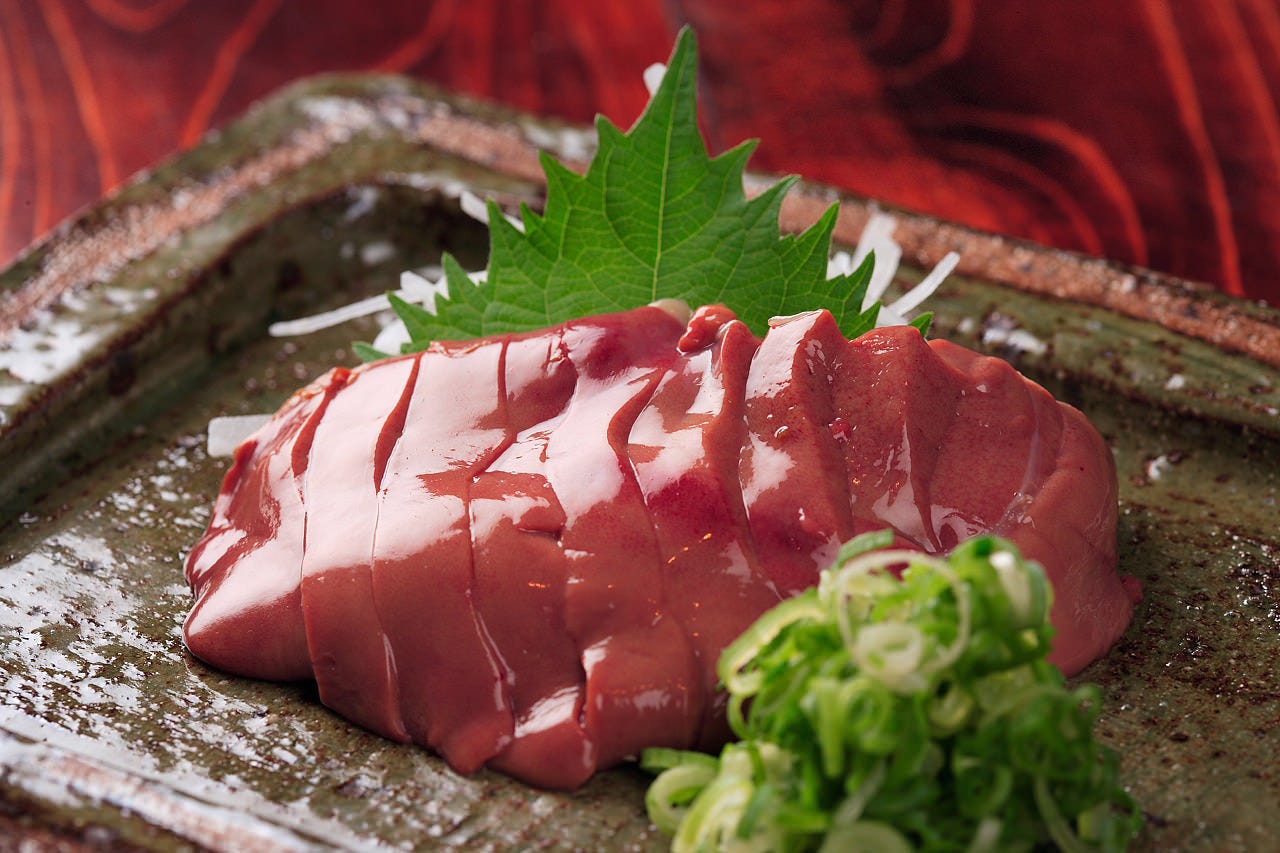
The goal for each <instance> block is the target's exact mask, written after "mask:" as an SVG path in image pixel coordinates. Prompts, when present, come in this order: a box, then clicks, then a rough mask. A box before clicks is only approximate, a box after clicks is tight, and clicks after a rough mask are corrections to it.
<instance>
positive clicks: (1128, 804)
mask: <svg viewBox="0 0 1280 853" xmlns="http://www.w3.org/2000/svg"><path fill="white" fill-rule="evenodd" d="M890 542H891V537H890V536H889V534H888V533H873V534H868V535H866V536H862V537H859V538H857V539H855V540H853V541H851V542H849V543H848V544H847V545H846V546H845V547H844V549H843V550H842V551H841V554H840V558H839V559H838V560H837V563H836V566H835V567H834V568H832V569H830V570H828V571H826V572H824V573H823V575H822V579H821V581H820V583H819V585H818V586H817V587H816V588H814V589H811V590H809V591H808V592H806V593H804V594H802V595H800V596H798V597H796V598H793V599H790V600H788V601H785V602H783V603H782V604H780V605H778V606H777V607H776V608H774V609H773V610H771V611H769V612H768V613H766V614H765V615H764V616H762V617H761V618H760V620H759V621H757V622H756V623H755V625H753V626H752V627H751V628H750V629H749V630H748V631H747V632H746V633H745V634H743V635H742V637H740V638H739V639H738V640H737V641H736V642H735V643H734V644H733V645H732V646H730V647H729V648H728V649H726V650H725V652H724V655H723V656H722V658H721V660H720V668H719V675H720V678H721V680H722V681H723V683H724V686H725V688H726V689H727V690H728V692H729V694H730V703H729V720H730V723H731V724H732V726H733V729H734V732H735V733H736V734H737V736H738V737H739V738H740V739H741V740H740V742H737V743H732V744H730V745H728V746H726V747H725V749H724V751H723V752H722V753H721V755H720V757H719V758H715V757H713V756H709V755H704V754H701V753H694V752H683V751H679V750H670V749H650V750H646V752H645V754H644V756H643V761H642V764H643V766H644V767H646V768H647V769H649V770H651V771H654V772H658V771H660V773H659V775H658V777H657V778H656V779H655V780H654V782H653V784H652V786H651V787H650V789H649V793H648V796H647V799H646V802H647V806H648V809H649V816H650V819H651V820H653V822H654V823H655V824H656V825H657V826H658V827H659V828H660V829H662V830H663V831H664V832H666V833H668V834H670V835H672V836H673V844H672V848H673V850H676V851H702V850H751V851H757V850H758V851H765V850H769V851H794V850H822V851H828V850H830V851H836V850H839V851H852V850H869V851H909V850H938V851H944V850H956V851H983V850H1000V851H1005V850H1030V849H1034V848H1036V847H1040V846H1047V845H1056V846H1057V847H1059V848H1061V849H1062V850H1066V851H1077V850H1079V851H1086V850H1088V851H1093V850H1104V851H1111V850H1123V849H1125V848H1126V847H1127V845H1128V844H1129V842H1130V841H1131V840H1132V839H1133V837H1134V836H1135V835H1136V834H1137V832H1138V830H1139V828H1140V827H1141V813H1140V811H1139V809H1138V806H1137V804H1136V802H1135V801H1134V800H1133V798H1132V797H1131V796H1130V795H1129V794H1128V793H1127V792H1126V791H1125V790H1124V789H1123V788H1122V787H1121V786H1120V783H1119V781H1118V771H1119V766H1118V765H1119V762H1118V758H1117V756H1116V754H1115V752H1114V751H1112V750H1110V749H1108V748H1106V747H1104V746H1102V745H1100V744H1098V743H1097V742H1096V741H1095V740H1094V737H1093V726H1094V721H1095V719H1096V718H1097V715H1098V713H1099V710H1100V708H1101V695H1100V692H1099V690H1098V689H1097V688H1096V687H1095V686H1092V685H1088V686H1084V687H1080V688H1077V689H1074V690H1073V689H1068V688H1067V687H1066V685H1065V683H1064V680H1063V677H1062V674H1061V673H1060V672H1059V671H1058V669H1057V668H1056V667H1055V666H1053V665H1052V664H1050V663H1048V662H1047V661H1046V660H1045V656H1046V655H1047V653H1048V651H1049V648H1050V640H1051V638H1052V635H1053V628H1052V626H1051V625H1050V624H1049V622H1048V614H1049V607H1050V604H1051V601H1052V592H1051V589H1050V586H1049V584H1048V581H1047V579H1046V578H1045V575H1044V572H1043V570H1042V569H1041V568H1040V566H1039V565H1038V564H1036V563H1034V562H1030V561H1027V560H1024V559H1023V558H1022V556H1021V555H1020V554H1019V553H1018V551H1017V550H1016V548H1015V547H1014V546H1013V545H1012V544H1010V543H1008V542H1005V541H1003V540H1000V539H997V538H994V537H981V538H977V539H973V540H970V541H968V542H966V543H965V544H963V545H961V546H960V547H959V548H958V549H957V550H956V551H954V552H953V553H952V554H951V555H950V557H949V558H947V559H938V558H934V557H929V556H925V555H922V554H918V553H915V552H908V551H893V550H876V549H880V548H884V547H886V546H887V545H889V544H890ZM903 566H906V568H905V570H903V571H902V572H901V580H899V579H898V578H897V577H896V576H895V571H896V569H897V568H901V567H903Z"/></svg>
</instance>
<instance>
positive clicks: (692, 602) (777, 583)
mask: <svg viewBox="0 0 1280 853" xmlns="http://www.w3.org/2000/svg"><path fill="white" fill-rule="evenodd" d="M1116 514H1117V512H1116V481H1115V465H1114V463H1113V462H1112V459H1111V455H1110V452H1109V450H1108V449H1107V446H1106V444H1105V443H1104V442H1103V440H1102V438H1101V437H1100V436H1099V435H1098V433H1097V431H1096V430H1094V429H1093V427H1092V426H1091V425H1090V424H1089V423H1088V421H1087V420H1085V418H1084V416H1083V415H1081V414H1080V413H1079V412H1078V411H1076V410H1075V409H1072V408H1071V407H1069V406H1066V405H1064V404H1061V403H1058V402H1057V401H1055V400H1054V399H1053V398H1052V397H1051V396H1050V395H1049V394H1048V393H1047V392H1045V391H1044V389H1042V388H1040V386H1038V385H1036V384H1035V383H1033V382H1030V381H1029V380H1027V379H1025V378H1024V377H1023V376H1022V375H1021V374H1019V373H1018V372H1017V371H1015V370H1014V369H1013V368H1012V367H1010V366H1009V365H1008V364H1006V363H1005V362H1003V361H1000V360H998V359H994V358H989V357H985V356H980V355H978V354H976V353H972V352H970V351H968V350H965V349H963V348H961V347H958V346H955V345H954V344H950V343H947V342H945V341H931V342H926V341H925V340H924V339H923V337H922V336H921V335H920V333H919V332H918V331H916V330H915V329H913V328H909V327H891V328H886V329H878V330H876V331H873V332H871V333H868V334H866V335H864V336H862V337H861V338H858V339H857V340H855V341H848V340H846V339H845V338H844V337H843V336H842V335H841V334H840V331H839V329H838V327H837V326H836V323H835V321H834V320H833V319H832V317H831V315H830V314H829V313H827V312H825V311H817V312H811V313H808V314H802V315H798V316H796V317H792V318H786V319H783V320H778V321H775V324H774V326H773V328H771V329H770V331H769V333H768V335H766V337H765V338H764V339H763V341H762V340H759V339H757V338H756V337H754V336H753V335H752V334H751V333H750V332H749V331H748V330H747V328H746V327H745V326H743V325H742V324H741V323H740V322H738V321H737V320H736V319H735V318H734V316H733V314H732V313H731V312H729V311H728V310H727V309H725V308H723V307H721V306H711V307H709V308H704V309H700V310H699V311H698V312H697V313H695V314H694V317H693V319H692V320H691V321H690V322H689V323H688V324H687V325H686V324H684V323H682V322H680V321H678V320H676V319H674V318H673V316H672V315H671V314H669V313H667V312H666V311H664V310H661V309H658V308H652V307H651V308H642V309H638V310H636V311H631V312H626V313H622V314H613V315H606V316H602V317H593V318H587V319H584V320H577V321H574V322H571V323H566V324H564V325H561V326H557V327H554V328H551V329H547V330H544V331H540V332H532V333H525V334H521V335H507V336H497V337H493V338H487V339H484V340H480V341H471V342H465V343H449V344H439V345H436V346H433V347H432V348H431V349H430V350H429V351H427V352H425V353H420V354H415V355H409V356H400V357H397V358H392V359H386V360H383V361H380V362H374V363H372V364H368V365H363V366H361V367H358V368H355V369H353V370H349V371H348V370H345V369H337V370H334V371H332V372H330V373H329V374H326V375H325V376H324V377H322V378H320V379H319V380H317V381H316V382H315V383H313V384H312V385H311V386H308V388H306V389H304V390H302V391H300V392H298V394H296V395H295V396H294V397H293V398H292V399H291V400H290V401H289V402H288V403H286V404H285V406H284V407H283V408H282V409H281V410H280V412H278V413H277V414H276V416H275V417H274V418H273V419H272V420H271V421H270V422H269V423H268V424H267V425H266V426H264V427H263V428H262V429H261V430H259V432H258V433H256V434H255V435H254V436H252V437H251V438H249V439H248V440H247V441H246V442H245V443H244V444H243V445H242V446H241V447H240V448H239V450H238V451H237V454H236V457H235V462H234V464H233V466H232V469H231V471H230V472H229V473H228V475H227V477H226V480H225V482H224V484H223V491H222V493H221V494H220V496H219V498H218V501H217V503H216V504H215V507H214V514H213V520H212V521H211V523H210V526H209V530H208V532H207V533H206V534H205V536H204V538H203V539H202V540H201V541H200V542H199V543H198V544H197V546H196V547H195V548H194V549H193V551H192V552H191V555H190V556H189V557H188V561H187V579H188V582H189V583H190V584H191V585H192V588H193V590H194V591H195V595H196V603H195V606H194V608H193V610H192V613H191V615H190V617H189V618H188V620H187V625H186V639H187V643H188V645H189V647H190V648H191V650H192V652H193V653H195V654H196V655H197V656H198V657H201V658H202V659H204V660H206V661H207V662H209V663H211V664H213V665H215V666H218V667H220V668H223V669H226V670H228V671H231V672H236V673H240V674H244V675H249V676H253V677H258V678H268V679H297V678H308V677H311V678H315V679H316V680H317V682H318V684H319V687H320V695H321V699H322V701H324V702H325V704H327V705H329V706H330V707H332V708H333V709H334V710H336V711H337V712H338V713H340V714H343V715H344V716H346V717H348V718H349V719H351V720H353V721H355V722H357V723H359V724H361V725H363V726H366V727H368V728H371V729H373V730H375V731H378V732H380V733H382V734H384V735H386V736H388V737H391V738H394V739H397V740H412V741H414V742H416V743H419V744H422V745H425V746H429V747H431V748H432V749H435V750H436V751H438V752H439V753H441V754H442V755H443V756H444V757H445V758H446V759H447V760H448V761H449V762H450V764H452V765H453V766H454V767H455V768H457V769H459V770H461V771H463V772H470V771H473V770H475V769H478V768H479V767H481V766H484V765H488V766H490V767H493V768H495V769H498V770H501V771H503V772H505V773H509V774H511V775H513V776H516V777H518V778H521V779H524V780H526V781H528V782H531V783H533V784H538V785H543V786H547V787H554V788H565V789H570V788H574V787H577V786H578V785H580V784H582V783H583V782H584V781H586V779H588V778H589V777H590V776H591V775H592V774H593V773H594V772H595V771H596V770H598V769H601V768H603V767H608V766H610V765H613V764H616V763H618V762H619V761H622V760H625V759H626V758H628V757H629V756H633V755H635V754H637V753H638V752H639V751H640V750H641V749H643V748H645V747H646V746H659V745H661V746H672V747H680V748H686V747H696V748H703V749H714V748H715V747H716V746H717V745H718V744H719V743H720V742H721V741H722V740H723V739H724V738H725V737H726V735H727V728H726V726H725V721H724V698H723V692H722V691H720V690H719V689H718V687H717V679H716V673H715V669H716V659H717V657H718V655H719V653H720V651H721V650H722V649H723V648H724V646H725V645H726V644H727V643H729V642H730V641H732V639H733V638H734V637H736V636H737V635H738V634H739V633H741V632H742V631H743V630H744V629H745V628H746V627H747V626H748V625H750V624H751V622H753V621H754V620H755V619H756V617H758V616H759V615H760V614H761V613H762V612H763V611H764V610H766V609H767V608H769V607H771V606H772V605H773V604H775V603H777V602H778V601H779V600H781V599H782V598H784V597H786V596H788V595H791V594H794V593H795V592H797V591H799V590H801V589H804V588H805V587H807V586H810V585H812V584H813V583H815V582H816V581H817V578H818V574H819V572H820V571H821V570H822V569H823V568H825V567H826V566H827V565H829V564H830V562H831V561H832V560H833V559H834V557H835V554H836V551H837V550H838V548H839V546H840V543H841V542H843V541H845V540H847V539H848V538H850V537H851V536H853V535H856V534H858V533H861V532H864V531H867V530H875V529H882V528H889V529H891V530H893V532H894V534H895V539H896V540H897V542H898V543H899V544H901V545H903V546H906V547H912V548H918V549H920V550H923V551H927V552H930V553H938V552H943V551H946V550H949V549H950V548H952V547H954V546H955V545H956V544H957V543H958V542H960V541H961V540H963V539H966V538H968V537H971V536H974V535H977V534H980V533H987V532H991V533H995V534H998V535H1001V536H1005V537H1007V538H1009V539H1011V540H1013V541H1014V542H1015V543H1017V544H1018V545H1019V546H1020V547H1021V548H1022V549H1023V550H1024V551H1025V552H1026V554H1027V555H1028V556H1030V557H1032V558H1034V559H1037V560H1039V561H1040V562H1041V563H1042V564H1043V565H1044V566H1045V568H1046V570H1047V572H1048V574H1049V577H1050V580H1051V581H1052V582H1053V585H1054V589H1055V603H1054V608H1053V611H1052V619H1053V622H1054V625H1055V626H1056V627H1057V629H1058V635H1057V638H1056V640H1055V646H1054V651H1053V654H1052V656H1051V658H1050V659H1051V660H1053V661H1054V662H1055V663H1057V664H1058V665H1059V666H1060V667H1061V668H1062V669H1063V670H1064V671H1065V672H1066V673H1068V674H1073V673H1075V672H1077V671H1079V670H1080V669H1082V668H1083V667H1084V666H1086V665H1088V664H1089V663H1090V662H1091V661H1093V660H1095V659H1097V658H1098V657H1100V656H1101V655H1103V654H1104V653H1105V652H1106V650H1107V649H1108V648H1109V647H1110V646H1111V645H1112V644H1113V643H1114V642H1115V641H1116V639H1118V638H1119V636H1120V634H1121V633H1122V632H1123V631H1124V629H1125V627H1126V626H1127V624H1128V622H1129V619H1130V616H1131V614H1132V609H1133V603H1134V601H1135V600H1136V599H1137V598H1138V597H1139V596H1140V592H1139V591H1138V589H1137V584H1136V582H1135V581H1133V580H1132V579H1131V578H1122V577H1121V576H1120V575H1119V574H1118V573H1117V571H1116Z"/></svg>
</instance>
